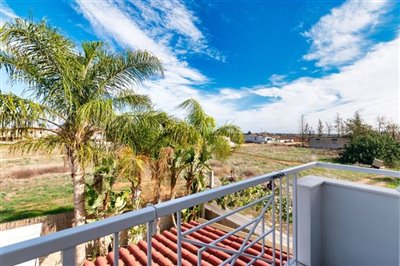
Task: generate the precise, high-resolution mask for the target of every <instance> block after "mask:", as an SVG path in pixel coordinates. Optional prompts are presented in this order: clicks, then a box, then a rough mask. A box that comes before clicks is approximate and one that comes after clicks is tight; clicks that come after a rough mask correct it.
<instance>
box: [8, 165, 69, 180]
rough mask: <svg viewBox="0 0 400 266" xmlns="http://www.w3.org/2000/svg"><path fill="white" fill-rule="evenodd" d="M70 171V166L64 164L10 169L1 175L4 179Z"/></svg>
mask: <svg viewBox="0 0 400 266" xmlns="http://www.w3.org/2000/svg"><path fill="white" fill-rule="evenodd" d="M68 171H69V169H68V167H64V166H40V167H32V168H25V169H17V170H10V171H8V172H3V173H2V174H1V176H2V179H3V178H12V179H23V178H30V177H34V176H38V175H43V174H53V173H67V172H68Z"/></svg>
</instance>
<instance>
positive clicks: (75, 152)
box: [0, 19, 162, 264]
mask: <svg viewBox="0 0 400 266" xmlns="http://www.w3.org/2000/svg"><path fill="white" fill-rule="evenodd" d="M0 40H1V45H2V51H1V53H0V64H1V67H4V68H5V69H6V71H7V72H8V73H9V76H10V78H11V79H12V80H13V81H19V82H23V83H24V84H26V85H27V87H28V91H29V92H30V96H31V97H30V99H23V98H20V97H18V96H16V95H13V94H5V93H1V94H0V110H1V114H0V119H1V126H2V128H3V129H4V130H9V131H27V130H31V129H40V130H43V131H47V132H49V134H48V135H46V136H44V137H41V138H39V139H28V140H25V141H24V142H23V143H20V147H24V148H26V149H40V148H43V149H46V150H53V149H55V148H61V149H62V150H63V151H65V154H66V156H67V157H68V162H69V168H70V172H71V178H72V180H73V188H74V224H75V226H78V225H82V224H84V223H85V216H86V212H85V197H84V195H85V193H84V190H85V173H86V167H87V165H88V163H90V161H91V160H92V159H93V156H94V154H95V151H96V146H95V145H94V141H93V137H94V136H95V135H96V134H100V133H102V132H105V131H106V129H107V127H108V126H109V124H110V123H111V122H112V121H113V119H114V117H115V111H116V110H120V111H124V110H126V108H128V107H133V108H134V109H135V108H138V106H143V107H148V106H150V103H149V99H148V97H146V96H141V95H137V94H134V93H133V92H132V90H131V88H132V85H135V84H136V85H137V84H139V83H140V82H141V81H142V80H144V79H148V78H150V77H153V76H158V75H161V74H162V65H161V63H160V61H159V60H158V59H157V58H156V57H155V56H153V55H152V54H150V53H148V52H145V51H135V52H131V51H128V52H126V53H124V54H115V53H110V52H109V51H107V49H106V48H105V47H104V45H103V44H102V43H101V42H84V43H82V45H81V46H80V47H77V46H76V45H75V44H74V43H73V42H72V41H71V40H69V39H68V38H66V37H65V36H63V35H61V34H60V33H59V32H58V31H57V30H56V29H55V28H52V27H50V26H48V25H47V24H46V22H45V21H42V22H39V23H34V22H31V21H27V20H22V19H16V20H15V21H14V22H11V23H6V24H4V25H3V27H2V28H1V30H0ZM84 258H85V250H84V247H83V246H82V245H81V246H80V247H78V248H77V253H76V261H77V264H80V263H82V261H83V260H84Z"/></svg>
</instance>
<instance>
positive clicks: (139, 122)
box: [110, 111, 198, 202]
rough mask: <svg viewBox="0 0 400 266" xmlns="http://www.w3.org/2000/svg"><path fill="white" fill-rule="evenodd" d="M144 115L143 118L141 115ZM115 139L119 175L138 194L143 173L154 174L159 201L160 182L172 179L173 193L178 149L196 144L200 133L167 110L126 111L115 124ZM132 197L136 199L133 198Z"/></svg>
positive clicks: (152, 176) (158, 199)
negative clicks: (138, 112) (167, 112)
mask: <svg viewBox="0 0 400 266" xmlns="http://www.w3.org/2000/svg"><path fill="white" fill-rule="evenodd" d="M140 116H142V117H140ZM110 128H112V129H111V130H112V131H118V132H119V133H118V134H116V133H114V132H112V131H111V132H110V133H111V134H110V135H111V136H113V139H112V140H113V142H114V143H115V144H116V145H117V146H118V145H122V147H120V148H118V149H117V154H118V157H119V158H120V159H119V160H118V166H119V167H118V174H119V176H120V177H123V178H126V179H128V180H129V181H130V183H131V190H132V194H133V195H134V194H135V195H136V194H137V189H138V187H139V186H140V184H141V181H142V180H141V179H142V176H143V175H146V174H151V178H152V179H153V180H155V181H156V187H155V188H154V191H157V193H156V202H159V201H160V200H161V190H160V187H161V183H162V182H163V180H164V179H166V178H168V177H170V178H171V195H172V191H173V189H174V187H175V185H176V180H177V178H178V177H179V173H180V171H181V170H179V171H178V170H177V168H176V167H174V166H177V165H176V163H177V160H176V157H177V155H178V154H179V148H180V147H182V146H185V145H189V144H194V143H195V142H196V141H197V139H198V133H197V132H196V131H195V130H194V129H193V128H192V127H191V126H190V125H188V124H187V123H186V122H184V121H181V120H178V119H176V118H174V117H171V116H168V115H167V114H166V113H164V112H159V111H150V112H145V113H141V114H140V115H139V116H138V114H136V113H125V114H123V115H120V116H118V117H117V118H116V119H115V120H114V121H113V123H112V126H111V127H110ZM132 200H133V199H132Z"/></svg>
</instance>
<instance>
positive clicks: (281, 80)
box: [269, 74, 287, 85]
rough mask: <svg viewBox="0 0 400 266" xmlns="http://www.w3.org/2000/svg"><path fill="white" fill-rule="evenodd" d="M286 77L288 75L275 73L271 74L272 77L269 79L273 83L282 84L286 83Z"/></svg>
mask: <svg viewBox="0 0 400 266" xmlns="http://www.w3.org/2000/svg"><path fill="white" fill-rule="evenodd" d="M286 77H287V76H286V75H278V74H273V75H271V77H269V81H270V82H271V83H272V84H273V85H281V84H283V83H284V81H285V78H286Z"/></svg>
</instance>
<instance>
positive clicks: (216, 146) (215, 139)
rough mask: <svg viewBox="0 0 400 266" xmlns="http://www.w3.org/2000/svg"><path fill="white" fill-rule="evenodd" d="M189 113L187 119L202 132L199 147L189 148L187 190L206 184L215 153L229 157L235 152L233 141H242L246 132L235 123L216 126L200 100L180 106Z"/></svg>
mask: <svg viewBox="0 0 400 266" xmlns="http://www.w3.org/2000/svg"><path fill="white" fill-rule="evenodd" d="M179 107H180V108H182V109H184V110H185V111H186V113H187V115H186V119H185V121H186V122H187V123H188V124H189V125H190V126H191V127H192V128H193V129H194V130H195V131H197V132H199V134H200V138H199V141H198V142H197V146H196V147H191V148H189V149H187V154H186V160H187V164H188V170H187V173H186V176H185V179H186V188H187V193H189V194H190V193H193V192H197V191H198V190H199V189H200V185H202V184H203V183H204V177H205V171H207V170H209V165H208V161H209V159H211V157H212V156H216V157H217V158H219V159H224V158H226V157H227V156H228V155H229V154H230V152H231V148H232V147H231V146H230V140H232V141H233V142H235V143H236V144H241V143H242V141H243V139H242V138H243V135H242V132H241V130H240V128H239V127H237V126H235V125H224V126H221V127H219V128H218V127H217V126H216V122H215V120H214V118H213V117H211V116H209V115H207V114H206V113H205V111H204V110H203V108H202V107H201V105H200V104H199V102H197V101H196V100H194V99H188V100H186V101H184V102H183V103H182V104H180V105H179Z"/></svg>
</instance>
